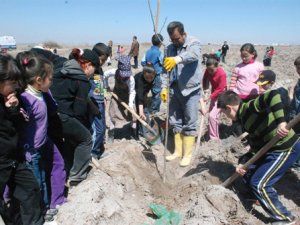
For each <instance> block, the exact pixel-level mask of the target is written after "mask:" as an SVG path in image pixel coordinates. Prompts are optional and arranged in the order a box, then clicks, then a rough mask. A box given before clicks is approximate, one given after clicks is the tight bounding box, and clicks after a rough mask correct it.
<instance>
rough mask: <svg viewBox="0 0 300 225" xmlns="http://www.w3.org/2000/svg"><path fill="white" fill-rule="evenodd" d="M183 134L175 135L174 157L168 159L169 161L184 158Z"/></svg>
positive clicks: (170, 156)
mask: <svg viewBox="0 0 300 225" xmlns="http://www.w3.org/2000/svg"><path fill="white" fill-rule="evenodd" d="M182 137H183V136H182V134H180V133H177V134H175V135H174V142H175V151H174V153H173V154H172V155H169V156H167V157H166V160H167V161H172V160H174V159H177V158H182Z"/></svg>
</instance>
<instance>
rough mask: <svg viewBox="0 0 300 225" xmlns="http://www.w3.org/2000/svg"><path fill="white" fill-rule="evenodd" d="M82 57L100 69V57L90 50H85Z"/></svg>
mask: <svg viewBox="0 0 300 225" xmlns="http://www.w3.org/2000/svg"><path fill="white" fill-rule="evenodd" d="M81 57H82V58H83V59H85V60H87V61H89V62H91V63H92V64H93V65H94V66H95V67H96V69H98V67H99V66H100V63H99V57H98V55H97V54H96V53H95V52H94V51H92V50H90V49H83V53H82V55H81Z"/></svg>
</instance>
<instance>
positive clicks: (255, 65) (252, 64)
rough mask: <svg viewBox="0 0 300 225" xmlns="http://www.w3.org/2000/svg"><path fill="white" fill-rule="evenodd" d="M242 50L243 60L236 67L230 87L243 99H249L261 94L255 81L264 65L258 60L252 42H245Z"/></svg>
mask: <svg viewBox="0 0 300 225" xmlns="http://www.w3.org/2000/svg"><path fill="white" fill-rule="evenodd" d="M240 52H241V58H242V60H243V62H242V63H240V64H238V65H237V66H236V67H235V68H234V70H233V72H232V75H231V80H230V87H229V89H230V90H232V91H234V92H235V93H237V94H238V95H239V96H240V98H241V99H243V100H249V99H252V98H255V97H256V96H257V95H258V94H259V87H258V85H257V84H255V81H257V79H258V76H259V74H260V73H261V71H263V69H264V66H263V64H262V63H260V62H257V61H256V57H257V53H256V50H255V48H254V46H253V45H252V44H250V43H246V44H244V45H243V46H242V47H241V49H240Z"/></svg>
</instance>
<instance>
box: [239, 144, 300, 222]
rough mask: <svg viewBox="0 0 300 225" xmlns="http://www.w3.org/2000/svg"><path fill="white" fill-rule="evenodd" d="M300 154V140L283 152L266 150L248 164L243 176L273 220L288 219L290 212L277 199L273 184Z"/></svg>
mask: <svg viewBox="0 0 300 225" xmlns="http://www.w3.org/2000/svg"><path fill="white" fill-rule="evenodd" d="M299 155H300V142H297V143H296V144H295V145H294V146H293V147H292V148H290V149H289V150H287V151H284V152H268V153H267V154H266V155H265V156H264V157H263V158H262V159H261V160H259V161H258V162H257V163H256V164H253V165H251V166H250V168H249V170H248V171H247V173H246V174H245V176H244V181H245V182H246V184H248V185H249V186H250V188H251V190H252V192H253V193H254V195H255V196H256V198H257V199H258V201H259V202H260V204H261V206H262V207H263V208H264V210H265V211H266V212H267V213H268V214H269V215H270V216H271V217H272V218H273V219H275V220H290V221H291V213H290V212H289V211H288V210H287V209H286V208H285V207H284V206H283V204H282V203H281V202H280V201H279V199H278V195H277V192H276V190H274V188H273V185H274V184H275V183H276V182H277V181H278V180H279V179H280V178H281V177H282V176H283V175H284V173H285V172H286V171H287V170H288V169H289V168H290V167H291V166H292V165H293V164H294V163H295V161H296V159H297V158H298V157H299Z"/></svg>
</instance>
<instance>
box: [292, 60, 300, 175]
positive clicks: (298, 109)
mask: <svg viewBox="0 0 300 225" xmlns="http://www.w3.org/2000/svg"><path fill="white" fill-rule="evenodd" d="M294 66H295V68H296V71H297V73H298V75H300V56H299V57H297V58H296V60H295V62H294ZM299 113H300V79H298V82H297V84H296V85H295V87H294V91H293V99H292V102H291V113H290V118H293V117H295V116H296V115H297V114H299ZM294 130H295V132H296V133H297V134H298V135H299V134H300V125H299V124H297V125H296V127H295V128H294ZM294 168H295V170H297V171H298V172H300V157H299V159H298V160H297V161H296V163H295V165H294Z"/></svg>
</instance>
